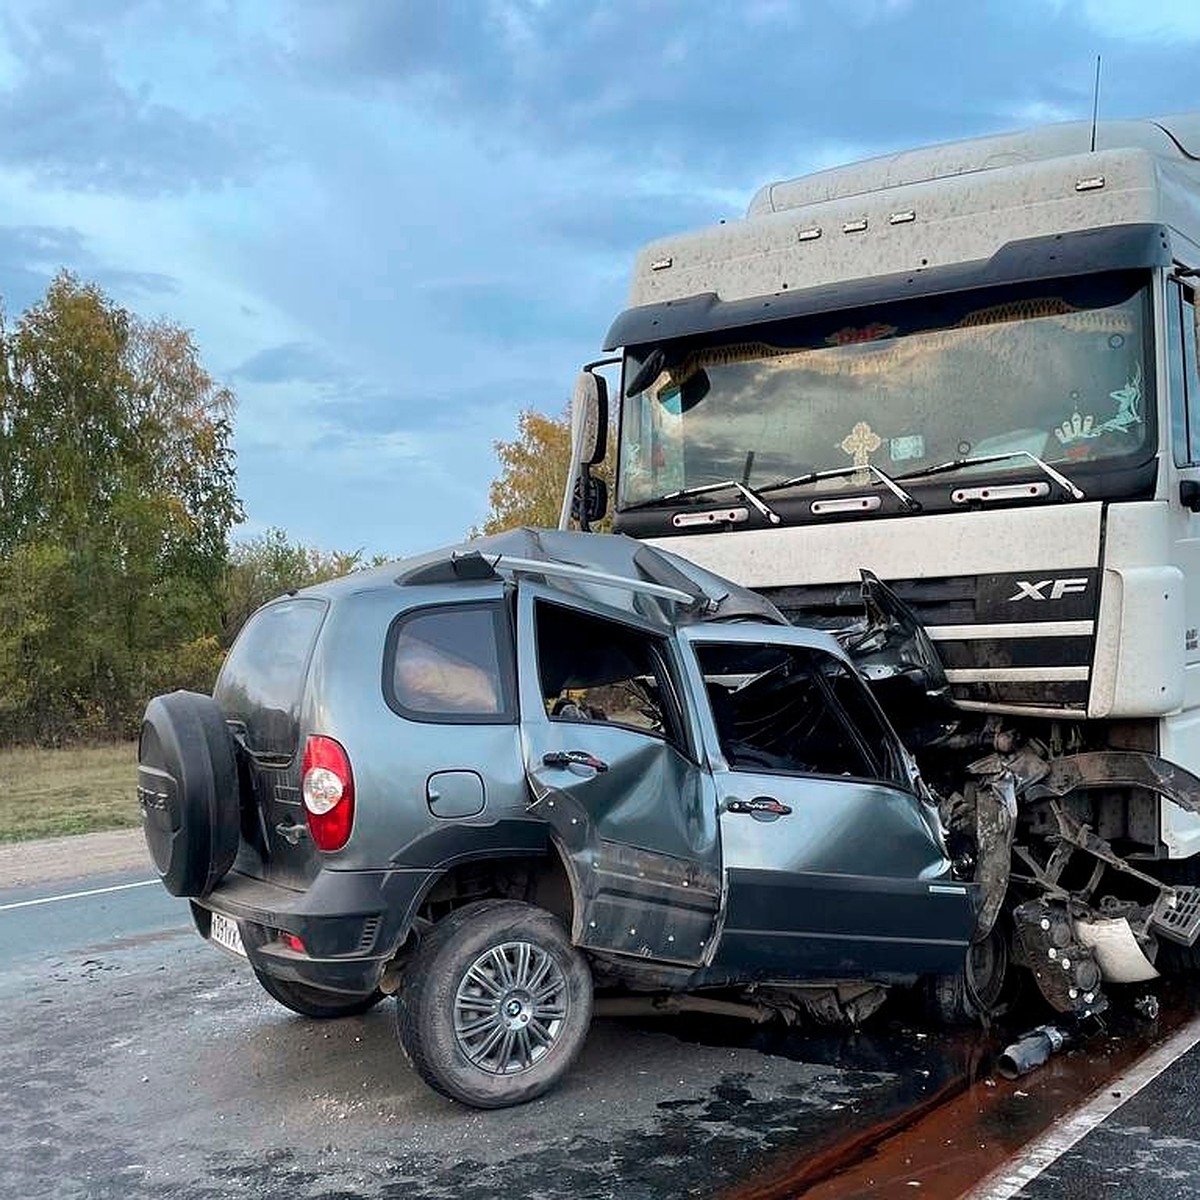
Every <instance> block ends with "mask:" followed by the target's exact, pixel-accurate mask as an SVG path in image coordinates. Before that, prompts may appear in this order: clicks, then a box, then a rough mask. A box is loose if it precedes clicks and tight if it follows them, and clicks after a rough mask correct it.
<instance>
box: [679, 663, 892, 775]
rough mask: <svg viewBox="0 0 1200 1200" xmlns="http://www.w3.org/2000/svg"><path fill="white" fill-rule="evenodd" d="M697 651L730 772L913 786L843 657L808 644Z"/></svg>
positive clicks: (889, 736) (876, 712)
mask: <svg viewBox="0 0 1200 1200" xmlns="http://www.w3.org/2000/svg"><path fill="white" fill-rule="evenodd" d="M695 649H696V656H697V658H698V659H699V661H700V669H701V671H702V672H703V673H704V682H705V686H706V687H707V689H708V697H709V703H710V704H711V706H712V714H713V721H714V724H715V725H716V729H717V736H718V737H719V738H720V741H721V750H722V752H723V753H724V755H725V758H726V760H727V761H728V763H729V765H730V767H731V768H732V769H733V770H735V771H739V770H740V771H754V772H759V771H778V772H785V773H789V774H803V775H844V776H851V777H853V778H856V779H877V780H882V781H883V782H886V783H891V784H897V785H900V786H903V787H907V786H908V783H907V779H906V778H905V775H904V771H903V764H902V761H901V759H900V756H899V753H898V750H897V745H896V741H895V738H894V735H893V734H892V733H891V731H890V730H889V729H888V728H887V725H886V724H885V722H884V720H883V717H882V716H881V714H880V712H879V708H878V706H877V705H876V704H875V701H874V700H873V699H872V698H871V695H870V693H869V692H868V691H867V689H866V687H865V685H864V684H863V682H862V680H860V679H859V678H858V677H857V676H856V675H855V674H854V673H853V672H852V671H851V670H850V669H849V668H848V667H847V666H846V664H845V663H844V662H842V661H841V660H840V659H839V658H837V657H835V656H834V655H832V654H829V653H827V652H826V651H824V650H816V649H811V648H807V647H803V646H779V645H769V644H763V645H754V644H746V643H708V642H701V643H697V644H696V647H695Z"/></svg>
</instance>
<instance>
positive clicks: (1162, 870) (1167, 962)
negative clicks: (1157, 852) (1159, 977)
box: [1143, 854, 1200, 975]
mask: <svg viewBox="0 0 1200 1200" xmlns="http://www.w3.org/2000/svg"><path fill="white" fill-rule="evenodd" d="M1143 869H1144V870H1145V872H1146V874H1147V875H1153V876H1154V877H1155V878H1156V879H1161V880H1162V881H1163V883H1172V884H1175V883H1177V884H1180V885H1184V886H1191V887H1196V886H1197V885H1200V854H1193V855H1192V857H1191V858H1168V859H1164V860H1162V861H1160V862H1156V863H1149V864H1147V865H1146V867H1145V868H1143ZM1154 965H1155V966H1156V967H1157V968H1158V969H1159V971H1160V972H1161V973H1162V974H1164V975H1180V974H1194V973H1195V972H1198V971H1200V942H1197V943H1196V944H1195V945H1192V946H1181V945H1180V944H1179V943H1178V942H1172V941H1168V940H1167V939H1166V938H1164V937H1161V936H1160V937H1159V939H1158V958H1157V960H1156V961H1155V964H1154Z"/></svg>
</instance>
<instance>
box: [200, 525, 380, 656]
mask: <svg viewBox="0 0 1200 1200" xmlns="http://www.w3.org/2000/svg"><path fill="white" fill-rule="evenodd" d="M363 565H364V564H363V560H362V551H361V550H355V551H352V552H350V553H346V552H341V551H334V552H332V553H326V552H323V551H320V550H315V549H313V548H312V547H306V546H302V545H299V544H298V543H293V542H291V541H290V540H289V539H288V536H287V534H286V533H284V531H283V530H282V529H268V530H267V531H266V532H265V533H260V534H259V535H258V536H257V537H253V538H250V539H248V540H247V541H244V542H239V543H237V544H235V545H234V547H233V549H232V550H231V551H230V553H229V565H228V567H227V569H226V572H225V582H224V590H223V604H222V611H221V643H222V645H224V646H230V645H232V643H233V639H234V638H235V637H236V636H237V633H238V630H239V629H241V627H242V626H243V625H244V624H245V623H246V620H247V618H248V617H249V616H250V614H251V613H253V612H254V610H255V609H256V608H259V607H260V606H261V605H263V604H266V602H267V601H268V600H273V599H274V598H275V597H276V596H282V595H283V594H284V593H285V592H290V591H293V590H294V589H296V588H303V587H309V586H310V585H312V584H314V583H322V582H324V581H325V580H326V579H336V578H338V576H340V575H348V574H349V573H350V572H351V571H357V570H359V569H360V568H361V567H362V566H363Z"/></svg>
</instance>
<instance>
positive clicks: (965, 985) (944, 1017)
mask: <svg viewBox="0 0 1200 1200" xmlns="http://www.w3.org/2000/svg"><path fill="white" fill-rule="evenodd" d="M1008 974H1009V962H1008V938H1007V937H1006V936H1005V934H1004V931H1003V929H1002V928H1001V923H999V922H998V923H997V924H996V925H995V926H993V928H992V931H991V932H990V933H989V934H988V935H987V937H985V938H983V939H981V940H980V941H978V942H973V943H972V944H971V945H970V946H969V947H968V948H967V954H966V958H965V959H964V961H963V966H962V970H960V971H956V972H955V973H954V974H952V975H933V976H930V977H929V978H928V979H926V980H925V1006H926V1008H927V1010H928V1011H929V1014H930V1016H932V1017H933V1018H934V1019H935V1020H937V1021H939V1022H940V1023H941V1024H943V1025H974V1024H977V1023H979V1022H982V1021H986V1020H988V1019H989V1018H990V1017H991V1016H992V1015H993V1014H994V1013H995V1012H996V1011H997V1010H998V1009H999V1007H1000V1004H1001V1001H1002V999H1003V997H1004V991H1005V984H1006V983H1007V981H1008Z"/></svg>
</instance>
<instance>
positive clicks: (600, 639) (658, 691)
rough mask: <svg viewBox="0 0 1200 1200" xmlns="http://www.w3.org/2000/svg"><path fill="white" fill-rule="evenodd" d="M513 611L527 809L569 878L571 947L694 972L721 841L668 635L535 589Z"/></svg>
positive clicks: (714, 890) (714, 910) (705, 940)
mask: <svg viewBox="0 0 1200 1200" xmlns="http://www.w3.org/2000/svg"><path fill="white" fill-rule="evenodd" d="M517 606H518V639H517V640H518V645H519V677H520V679H519V690H520V701H521V732H522V741H523V750H524V755H525V767H526V775H527V778H528V781H529V788H530V805H531V810H532V811H533V812H535V813H538V814H539V815H540V816H541V817H542V819H543V820H545V821H546V822H547V823H548V824H549V826H550V828H551V830H552V836H553V837H554V839H555V841H556V842H557V844H558V846H559V848H560V850H561V851H562V852H563V856H564V858H565V859H566V861H567V864H568V869H569V871H570V874H571V876H572V886H573V889H574V891H575V896H576V904H575V928H574V929H573V931H572V935H573V939H574V941H575V942H576V943H577V944H579V945H581V946H583V947H586V948H587V949H590V950H596V951H602V952H610V953H616V954H626V955H635V956H638V957H641V958H650V959H654V960H655V961H659V962H664V963H677V964H679V965H680V966H689V965H691V966H695V965H699V964H700V963H702V962H703V961H704V960H705V959H706V956H708V955H709V953H710V949H711V942H712V937H713V932H714V929H715V925H716V920H717V916H718V911H719V907H720V901H721V864H720V841H719V831H718V825H717V806H716V797H715V794H714V790H713V783H712V779H711V777H710V775H709V774H708V772H707V771H705V770H704V769H703V768H702V767H701V765H700V763H699V761H698V755H697V745H698V744H697V741H696V736H695V731H694V718H693V717H690V716H689V715H688V713H687V711H686V710H687V705H686V703H685V698H684V695H683V691H682V679H681V674H680V665H679V650H678V645H677V643H676V641H675V637H674V635H673V634H669V633H667V632H666V631H664V630H663V629H662V628H661V627H656V626H654V625H653V624H651V623H650V622H643V621H641V620H639V619H638V618H637V617H635V616H633V615H631V614H630V613H628V612H620V611H618V610H616V609H612V610H607V609H605V608H603V607H602V606H600V605H597V604H595V603H588V604H587V605H582V604H580V605H576V604H573V603H572V602H571V600H570V599H569V598H567V597H565V596H564V593H563V591H562V590H555V591H551V590H550V589H547V588H544V587H541V586H539V585H537V584H533V583H522V585H521V587H520V589H519V591H518V598H517Z"/></svg>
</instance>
